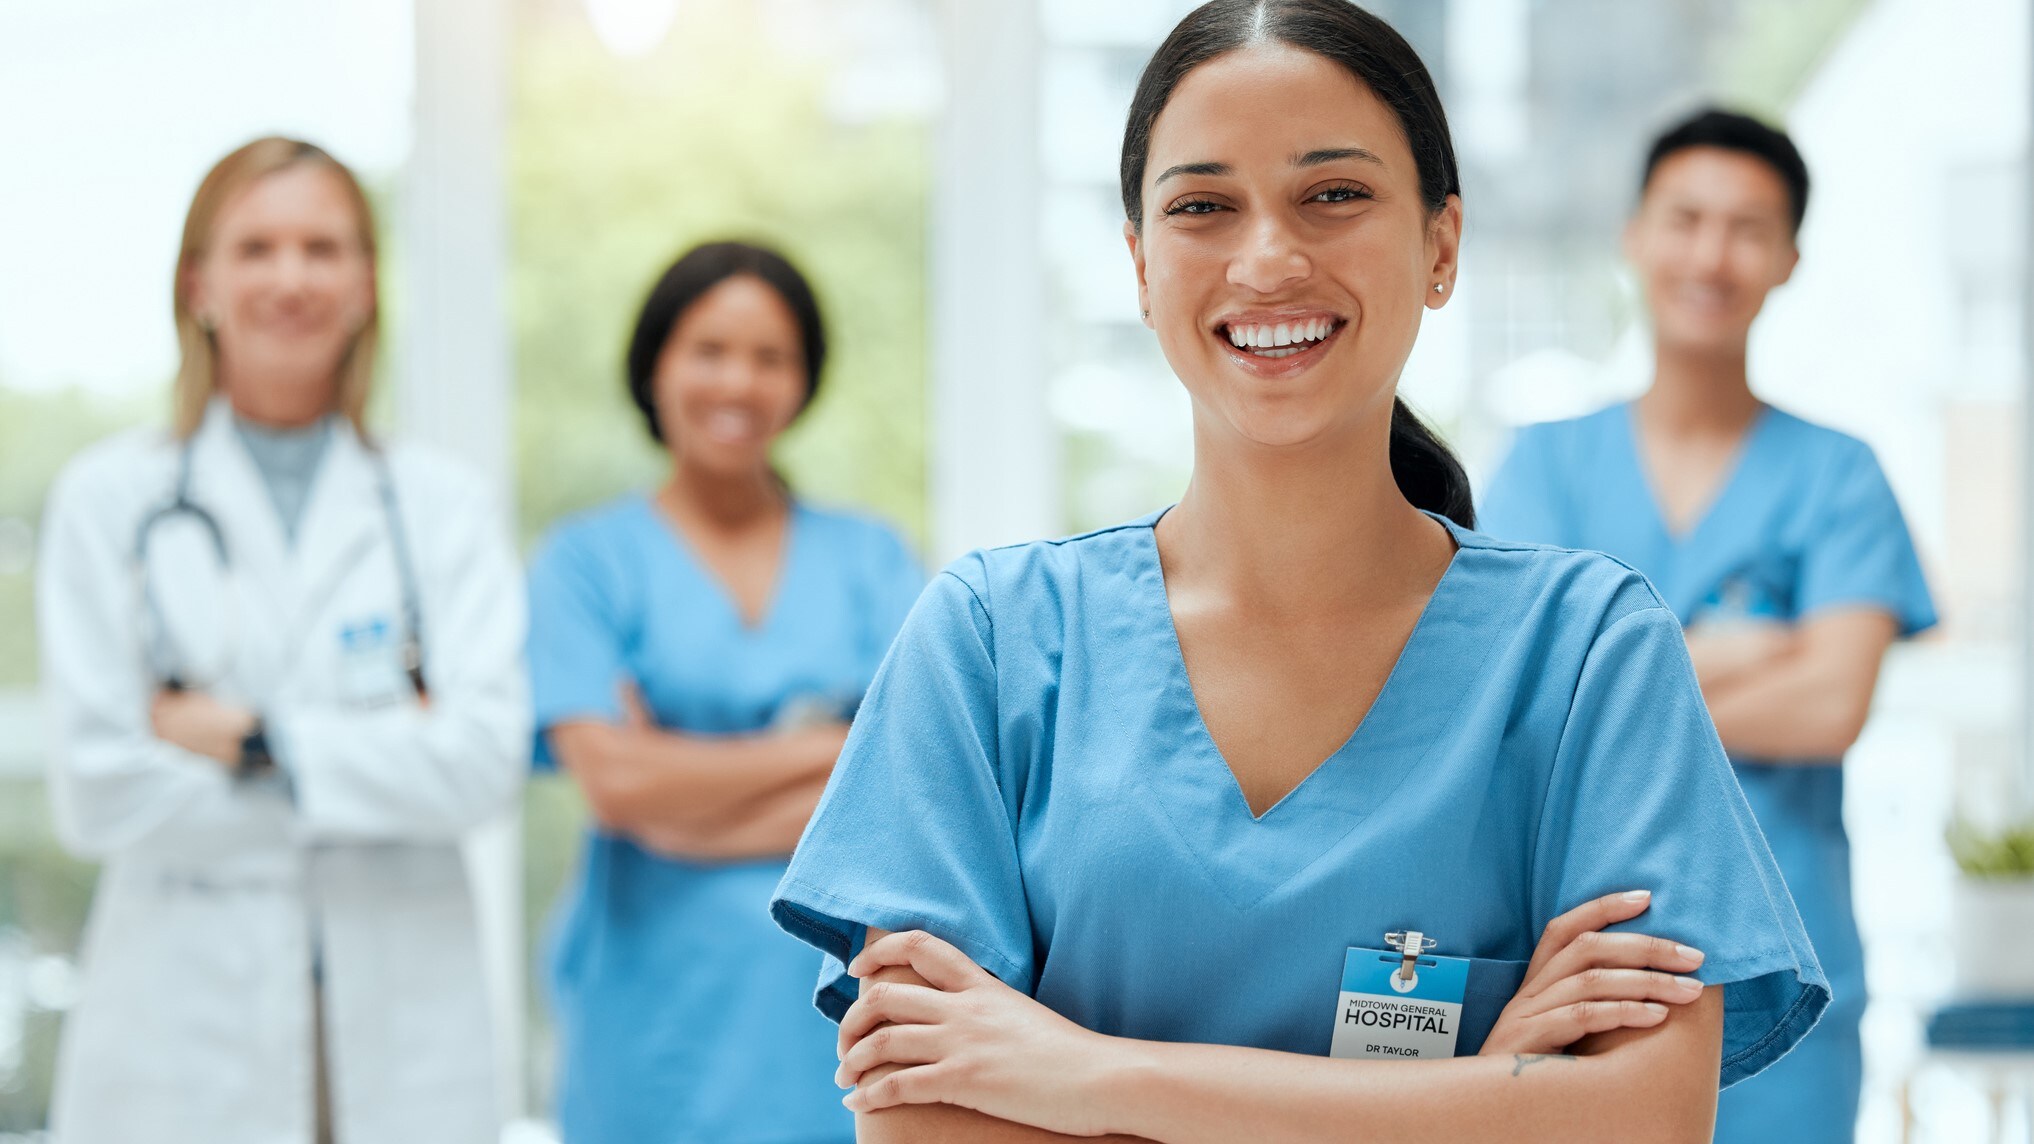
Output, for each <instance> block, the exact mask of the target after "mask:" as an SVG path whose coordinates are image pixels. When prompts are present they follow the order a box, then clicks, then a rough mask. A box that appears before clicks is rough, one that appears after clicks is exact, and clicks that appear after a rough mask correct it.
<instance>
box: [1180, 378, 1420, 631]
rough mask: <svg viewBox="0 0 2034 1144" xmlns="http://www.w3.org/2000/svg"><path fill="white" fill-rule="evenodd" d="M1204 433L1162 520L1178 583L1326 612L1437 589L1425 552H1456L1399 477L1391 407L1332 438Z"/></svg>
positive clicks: (1281, 608)
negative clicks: (1182, 488)
mask: <svg viewBox="0 0 2034 1144" xmlns="http://www.w3.org/2000/svg"><path fill="white" fill-rule="evenodd" d="M1194 436H1195V447H1194V475H1193V479H1192V481H1191V482H1190V483H1189V484H1188V486H1187V490H1186V493H1185V494H1184V495H1183V496H1181V498H1180V503H1179V507H1178V508H1176V509H1174V510H1173V511H1171V512H1169V513H1167V514H1166V515H1165V517H1164V519H1163V520H1162V521H1161V527H1160V537H1159V539H1160V541H1161V545H1162V547H1163V549H1164V551H1165V555H1166V556H1167V557H1168V559H1167V561H1166V563H1167V574H1168V577H1169V578H1170V579H1173V580H1174V581H1175V582H1177V581H1180V580H1184V581H1186V582H1189V583H1191V584H1193V585H1196V586H1218V590H1219V591H1220V592H1221V594H1222V596H1224V597H1226V598H1229V599H1232V600H1239V601H1248V602H1251V603H1254V604H1257V605H1261V606H1264V607H1266V608H1268V609H1269V610H1270V611H1271V613H1273V614H1285V613H1289V612H1290V613H1293V614H1297V613H1299V612H1304V611H1307V610H1309V609H1311V610H1313V611H1315V612H1316V613H1318V612H1319V610H1320V609H1322V608H1323V607H1327V608H1336V607H1356V608H1362V607H1368V606H1375V603H1376V601H1377V600H1378V599H1380V598H1381V597H1384V596H1388V595H1390V594H1391V593H1392V592H1393V591H1394V590H1396V589H1399V588H1403V587H1411V586H1422V585H1423V588H1422V590H1424V589H1431V587H1432V586H1433V585H1432V581H1433V578H1434V576H1433V575H1431V574H1430V573H1432V572H1433V569H1432V568H1431V567H1430V564H1431V563H1432V562H1431V561H1430V560H1428V559H1426V557H1428V556H1431V555H1434V554H1437V553H1441V552H1445V553H1447V554H1448V555H1452V552H1453V545H1452V543H1445V544H1444V543H1443V542H1444V541H1446V540H1447V538H1446V537H1445V535H1444V534H1443V533H1442V530H1441V529H1440V527H1439V526H1438V525H1436V524H1435V523H1434V522H1433V521H1431V520H1429V519H1427V517H1426V516H1425V515H1424V514H1422V513H1421V512H1420V511H1419V510H1418V509H1415V508H1414V507H1413V506H1412V505H1410V504H1408V503H1407V502H1406V499H1405V496H1404V494H1402V493H1400V492H1399V489H1398V483H1397V482H1396V481H1395V480H1393V478H1392V475H1391V459H1390V453H1389V440H1390V437H1389V406H1387V407H1386V417H1385V420H1384V421H1382V422H1380V423H1379V424H1377V425H1374V426H1366V427H1365V428H1364V430H1363V432H1361V433H1351V434H1346V435H1345V437H1346V438H1347V439H1345V440H1343V441H1339V442H1333V443H1328V442H1323V443H1320V444H1309V445H1305V446H1298V447H1295V448H1291V449H1267V448H1264V447H1262V446H1259V445H1255V444H1252V443H1248V442H1238V441H1236V440H1234V439H1233V438H1231V439H1229V440H1225V441H1215V440H1211V437H1212V434H1210V433H1209V432H1207V431H1205V430H1203V429H1202V428H1201V427H1200V426H1198V425H1197V426H1196V428H1195V434H1194ZM1441 566H1443V567H1444V566H1445V563H1444V562H1443V563H1442V565H1441ZM1175 570H1177V571H1178V572H1179V573H1180V574H1181V575H1180V576H1178V577H1174V576H1173V573H1174V571H1175Z"/></svg>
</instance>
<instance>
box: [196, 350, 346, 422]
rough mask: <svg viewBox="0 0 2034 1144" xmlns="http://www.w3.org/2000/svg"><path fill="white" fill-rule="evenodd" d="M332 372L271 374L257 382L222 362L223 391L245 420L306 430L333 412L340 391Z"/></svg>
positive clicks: (221, 380) (220, 382) (222, 360)
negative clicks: (293, 375)
mask: <svg viewBox="0 0 2034 1144" xmlns="http://www.w3.org/2000/svg"><path fill="white" fill-rule="evenodd" d="M337 388H338V387H337V385H336V384H335V382H334V379H333V377H332V374H331V372H330V371H329V370H327V371H324V372H321V373H320V372H306V373H305V374H304V375H303V376H299V377H288V376H276V375H268V376H264V377H262V378H261V379H260V380H259V381H253V380H251V379H250V378H248V377H247V376H246V374H245V373H244V372H239V371H235V370H232V369H230V368H228V366H227V362H226V361H225V359H224V358H221V359H220V361H219V391H220V392H221V393H223V394H225V396H226V402H227V404H229V405H231V406H232V407H233V412H234V414H235V415H237V416H238V417H239V418H240V419H241V420H242V421H246V422H250V423H252V424H255V425H259V426H262V427H263V428H266V429H302V428H304V427H306V426H309V425H315V424H317V422H318V421H319V420H320V419H321V418H323V417H324V416H325V415H326V414H328V413H330V412H332V399H333V394H334V393H335V392H336V390H337Z"/></svg>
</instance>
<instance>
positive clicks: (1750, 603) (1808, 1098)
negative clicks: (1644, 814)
mask: <svg viewBox="0 0 2034 1144" xmlns="http://www.w3.org/2000/svg"><path fill="white" fill-rule="evenodd" d="M1480 513H1481V521H1482V526H1483V527H1484V528H1485V529H1487V530H1489V531H1490V532H1491V533H1493V534H1496V535H1500V536H1507V537H1515V538H1517V539H1520V540H1533V541H1542V542H1546V543H1550V544H1559V545H1564V546H1567V547H1571V548H1590V549H1595V550H1597V551H1600V552H1607V553H1609V554H1610V555H1612V556H1615V557H1617V558H1618V559H1620V560H1623V561H1626V562H1628V563H1630V564H1631V565H1632V566H1633V567H1635V568H1637V569H1638V570H1639V571H1641V572H1643V573H1645V574H1646V576H1648V577H1649V578H1651V580H1652V582H1653V583H1654V584H1655V585H1656V586H1657V587H1658V588H1659V591H1660V593H1661V595H1662V596H1664V597H1665V599H1666V601H1667V603H1668V605H1669V606H1670V607H1672V608H1673V609H1674V614H1675V615H1676V616H1677V617H1678V618H1679V619H1680V621H1681V622H1682V623H1683V624H1684V625H1697V624H1702V623H1707V622H1743V621H1746V620H1752V621H1769V622H1779V623H1789V624H1792V623H1798V622H1800V621H1802V620H1806V619H1809V618H1812V617H1813V616H1815V615H1816V614H1817V613H1820V612H1825V611H1832V610H1838V609H1845V608H1876V609H1879V610H1882V611H1884V612H1886V613H1887V614H1889V615H1891V616H1892V617H1893V618H1894V619H1895V620H1896V621H1897V622H1898V624H1899V628H1900V632H1901V634H1902V635H1913V634H1914V633H1916V632H1919V631H1922V630H1924V629H1926V628H1928V627H1930V626H1932V625H1933V624H1934V623H1935V608H1934V605H1933V603H1932V602H1931V601H1930V599H1929V595H1928V586H1927V583H1926V581H1925V580H1924V579H1923V578H1922V574H1921V564H1920V560H1919V558H1918V557H1917V556H1916V555H1915V551H1914V543H1913V540H1912V538H1911V537H1910V536H1909V534H1908V531H1907V524H1906V521H1905V519H1904V518H1903V517H1902V516H1901V513H1900V506H1899V503H1898V502H1897V501H1896V500H1895V499H1894V497H1893V491H1892V488H1891V487H1890V486H1889V485H1888V484H1887V483H1886V478H1885V474H1884V473H1883V472H1882V471H1881V470H1880V468H1879V465H1878V461H1877V459H1876V458H1875V457H1873V455H1872V451H1871V448H1870V447H1869V446H1867V445H1866V444H1864V443H1863V442H1862V441H1859V440H1857V439H1855V438H1853V437H1849V436H1846V435H1845V434H1842V433H1839V432H1837V431H1835V430H1833V429H1828V428H1825V427H1823V426H1820V425H1815V424H1813V423H1811V422H1808V421H1804V420H1802V419H1800V418H1798V417H1795V416H1793V415H1791V414H1788V413H1786V412H1784V411H1782V410H1779V409H1775V408H1772V407H1770V406H1768V407H1766V408H1765V409H1764V410H1763V411H1762V412H1761V413H1760V415H1759V417H1758V419H1757V420H1756V421H1754V422H1753V424H1752V427H1751V429H1750V430H1749V431H1748V433H1747V435H1746V437H1745V441H1744V444H1743V446H1742V447H1741V449H1740V452H1739V456H1738V460H1737V463H1736V467H1735V469H1734V470H1733V471H1732V472H1731V473H1730V475H1729V476H1728V477H1727V478H1726V480H1725V483H1724V485H1723V488H1722V490H1721V491H1720V492H1719V493H1718V494H1717V497H1716V499H1715V500H1714V502H1713V503H1712V504H1711V506H1710V507H1709V509H1708V510H1707V513H1706V515H1704V516H1703V517H1702V518H1701V519H1700V520H1699V521H1698V522H1697V523H1696V524H1695V525H1694V527H1693V528H1692V530H1691V531H1689V532H1688V533H1687V534H1686V535H1683V536H1678V537H1677V536H1674V535H1672V534H1670V533H1669V532H1668V530H1667V526H1666V524H1665V522H1664V521H1663V520H1662V518H1661V516H1660V512H1659V508H1658V506H1657V503H1656V502H1655V500H1654V498H1653V495H1652V491H1651V488H1650V486H1649V485H1648V483H1647V478H1646V475H1645V470H1644V467H1643V465H1642V463H1641V460H1640V456H1639V446H1638V435H1637V431H1636V425H1635V422H1634V420H1633V409H1632V407H1631V406H1630V405H1629V404H1623V405H1615V406H1612V407H1610V408H1608V409H1604V410H1601V411H1599V412H1597V413H1594V414H1591V415H1589V416H1587V417H1580V418H1576V419H1573V420H1569V421H1556V422H1549V423H1546V424H1542V425H1534V426H1530V427H1528V428H1526V429H1524V430H1521V431H1520V433H1519V435H1518V439H1517V441H1516V443H1515V444H1514V445H1513V447H1512V451H1511V454H1510V456H1509V457H1508V458H1507V459H1506V460H1505V462H1504V464H1503V465H1502V467H1500V469H1499V470H1498V472H1497V473H1496V475H1495V476H1493V477H1492V478H1491V480H1490V483H1489V488H1488V490H1487V492H1486V495H1485V498H1484V502H1483V504H1482V507H1481V510H1480ZM1731 761H1732V762H1733V763H1734V764H1736V772H1737V777H1738V780H1739V782H1740V783H1741V784H1742V785H1743V789H1744V795H1745V798H1746V799H1747V800H1748V801H1749V803H1750V805H1751V807H1752V810H1753V812H1754V814H1755V815H1756V816H1757V818H1758V821H1759V824H1760V825H1761V826H1762V827H1763V828H1764V831H1765V835H1766V839H1767V841H1768V842H1769V843H1770V844H1771V845H1772V848H1773V854H1774V856H1775V857H1776V858H1777V859H1778V860H1779V863H1780V869H1781V872H1782V873H1783V874H1785V876H1786V879H1787V884H1788V886H1789V888H1790V889H1791V890H1792V891H1793V895H1794V900H1795V902H1796V903H1797V904H1798V905H1799V907H1800V910H1801V916H1802V918H1803V919H1804V920H1805V921H1806V923H1807V926H1808V933H1809V936H1810V937H1811V938H1812V939H1813V940H1814V942H1815V950H1816V953H1817V954H1818V955H1820V957H1821V959H1822V964H1823V967H1824V969H1826V970H1827V971H1828V974H1829V982H1830V986H1831V988H1832V989H1833V990H1834V992H1835V1000H1834V1002H1833V1003H1832V1005H1831V1007H1830V1012H1829V1015H1828V1016H1827V1017H1826V1018H1825V1019H1824V1020H1823V1023H1822V1025H1821V1027H1819V1028H1818V1029H1817V1030H1816V1032H1815V1036H1814V1037H1812V1038H1810V1039H1809V1042H1808V1044H1807V1045H1806V1046H1804V1051H1803V1052H1802V1053H1800V1054H1797V1057H1798V1058H1799V1059H1797V1060H1790V1061H1789V1062H1788V1063H1787V1064H1786V1065H1784V1066H1783V1067H1782V1068H1781V1069H1779V1070H1776V1071H1775V1072H1774V1074H1773V1075H1772V1076H1771V1077H1767V1078H1761V1080H1760V1081H1759V1082H1758V1083H1757V1084H1754V1085H1749V1086H1746V1089H1745V1091H1744V1092H1742V1093H1739V1094H1733V1098H1732V1100H1726V1101H1725V1102H1724V1105H1723V1108H1722V1110H1721V1113H1720V1117H1719V1130H1718V1133H1717V1139H1718V1140H1721V1141H1743V1140H1755V1139H1773V1140H1781V1139H1784V1140H1786V1141H1788V1142H1789V1144H1805V1142H1807V1141H1812V1140H1822V1139H1828V1140H1848V1139H1849V1138H1850V1133H1851V1128H1850V1126H1851V1122H1852V1121H1853V1120H1854V1119H1855V1115H1856V1112H1855V1110H1856V1105H1857V1098H1858V1087H1859V1082H1860V1079H1861V1068H1862V1063H1861V1056H1860V1051H1859V1048H1858V1042H1857V1037H1858V1022H1859V1019H1860V1017H1861V1016H1862V1015H1863V1011H1864V999H1865V982H1864V949H1863V946H1862V945H1861V943H1860V942H1859V940H1858V933H1857V923H1856V921H1855V919H1854V918H1853V916H1852V914H1851V894H1850V842H1849V839H1848V837H1847V836H1846V835H1845V833H1844V828H1843V769H1842V768H1841V767H1840V766H1835V765H1831V763H1830V762H1828V761H1826V760H1825V761H1822V762H1809V763H1807V764H1806V765H1802V764H1800V763H1788V762H1783V761H1777V760H1770V759H1752V758H1741V757H1734V758H1733V759H1732V760H1731ZM1789 1073H1793V1074H1794V1075H1787V1074H1789ZM1761 1089H1767V1090H1770V1091H1771V1093H1772V1094H1773V1103H1772V1105H1771V1107H1769V1108H1763V1109H1758V1110H1753V1109H1750V1108H1747V1109H1745V1110H1744V1111H1743V1112H1742V1113H1740V1111H1739V1109H1738V1108H1737V1107H1736V1105H1735V1104H1734V1103H1733V1101H1744V1100H1749V1099H1751V1098H1752V1097H1753V1095H1754V1094H1755V1093H1756V1092H1757V1091H1758V1090H1761ZM1810 1125H1814V1126H1818V1127H1814V1128H1809V1127H1806V1126H1810ZM1803 1131H1808V1132H1810V1133H1811V1134H1810V1135H1808V1136H1803V1135H1801V1134H1800V1133H1801V1132H1803ZM1814 1132H1826V1133H1827V1135H1820V1136H1818V1135H1813V1134H1812V1133H1814Z"/></svg>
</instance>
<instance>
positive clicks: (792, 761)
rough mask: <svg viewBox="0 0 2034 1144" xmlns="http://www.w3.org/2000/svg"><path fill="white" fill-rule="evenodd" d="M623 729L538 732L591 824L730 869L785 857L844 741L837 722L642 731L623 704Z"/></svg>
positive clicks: (581, 726) (646, 727) (588, 724)
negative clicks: (759, 729)
mask: <svg viewBox="0 0 2034 1144" xmlns="http://www.w3.org/2000/svg"><path fill="white" fill-rule="evenodd" d="M626 706H627V709H628V712H629V718H628V721H627V722H626V723H625V724H623V725H619V726H617V725H615V724H611V723H601V722H594V721H576V722H569V723H560V724H557V725H555V726H553V727H552V728H551V729H550V731H549V732H548V733H549V735H550V740H551V750H552V753H553V754H555V755H556V756H557V757H558V760H559V761H560V762H561V763H562V764H563V765H564V767H565V770H566V771H567V772H568V773H570V774H571V775H572V777H573V779H574V780H575V781H577V782H578V783H579V787H580V790H581V791H583V792H584V793H585V795H586V801H587V804H588V806H589V807H590V808H591V810H592V811H593V816H594V818H595V819H597V820H598V821H599V822H600V824H601V825H602V826H604V827H606V828H607V829H609V830H612V831H614V832H616V833H619V834H626V835H628V836H630V837H631V838H634V839H635V840H636V841H638V842H640V843H642V844H643V845H644V846H646V847H648V848H650V849H652V850H655V851H658V852H659V853H663V854H668V855H672V856H674V857H682V858H697V859H708V860H719V861H730V860H736V859H742V858H761V857H767V856H770V855H777V854H789V853H790V852H791V850H792V848H794V847H795V846H797V844H798V836H799V834H800V833H802V832H803V831H804V829H805V823H806V821H807V820H808V819H810V818H811V817H812V810H813V808H814V807H815V806H817V805H818V803H819V796H820V793H821V792H822V791H824V790H825V789H826V780H827V776H828V775H830V774H831V773H832V772H833V764H834V760H835V759H836V758H838V757H839V756H840V748H841V744H842V743H843V742H844V741H846V738H847V725H846V724H844V723H832V724H825V725H822V726H819V727H813V728H807V729H801V730H797V731H785V732H773V733H766V734H761V735H749V736H742V737H739V738H705V737H701V736H696V735H687V734H683V733H681V732H675V731H667V730H660V729H658V728H656V727H654V726H652V725H651V724H650V722H649V720H648V719H647V718H646V717H645V716H644V715H643V713H642V711H641V709H640V707H639V705H638V704H637V703H635V702H634V701H633V698H631V700H630V702H629V703H628V704H627V705H626Z"/></svg>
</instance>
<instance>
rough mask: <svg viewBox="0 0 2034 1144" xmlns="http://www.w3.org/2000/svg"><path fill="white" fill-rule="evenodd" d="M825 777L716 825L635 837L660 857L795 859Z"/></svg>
mask: <svg viewBox="0 0 2034 1144" xmlns="http://www.w3.org/2000/svg"><path fill="white" fill-rule="evenodd" d="M826 777H827V776H826V775H825V774H824V773H821V774H818V775H815V776H812V777H811V778H807V779H804V780H802V781H800V782H797V783H794V784H792V785H790V786H785V787H780V788H778V789H776V790H773V791H770V792H768V793H765V794H761V795H758V796H756V797H754V798H752V799H750V800H749V801H748V802H747V803H746V804H744V805H743V806H742V807H741V808H739V809H738V810H736V811H735V812H733V813H730V814H728V815H727V816H725V817H724V818H722V819H721V820H720V821H718V822H714V823H708V824H705V825H700V826H690V827H683V828H680V827H672V826H657V825H650V826H645V827H643V828H642V829H641V830H639V831H638V832H637V833H636V835H635V837H636V839H637V841H639V842H641V843H642V844H643V845H645V846H647V847H649V848H650V849H652V850H655V851H657V852H659V853H661V854H667V855H671V856H674V857H680V858H694V859H702V860H707V861H720V862H733V861H740V860H742V859H748V858H774V857H781V856H783V855H786V854H789V853H791V851H792V850H794V849H796V848H797V846H798V838H799V836H800V835H801V834H803V833H804V832H805V824H806V823H807V822H808V821H810V820H811V818H812V811H813V808H815V807H817V806H818V805H819V796H820V795H821V794H823V793H824V792H825V791H826Z"/></svg>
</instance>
